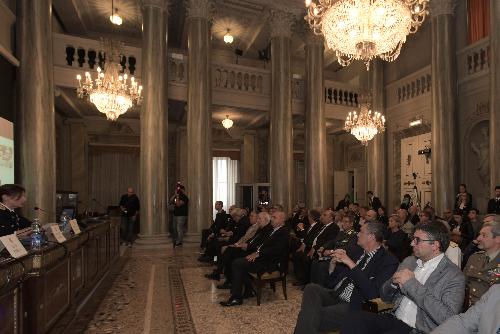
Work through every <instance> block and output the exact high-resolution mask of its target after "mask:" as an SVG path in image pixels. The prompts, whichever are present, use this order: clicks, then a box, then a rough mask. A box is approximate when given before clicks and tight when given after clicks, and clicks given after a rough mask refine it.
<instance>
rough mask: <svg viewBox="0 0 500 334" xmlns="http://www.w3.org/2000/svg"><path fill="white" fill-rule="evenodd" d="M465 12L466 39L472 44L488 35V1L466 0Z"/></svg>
mask: <svg viewBox="0 0 500 334" xmlns="http://www.w3.org/2000/svg"><path fill="white" fill-rule="evenodd" d="M494 1H498V0H494ZM467 10H468V13H467V19H468V20H467V21H468V23H469V27H468V28H469V29H468V36H467V37H468V42H469V44H472V43H474V42H477V41H479V40H480V39H483V38H485V37H488V36H489V35H490V0H467Z"/></svg>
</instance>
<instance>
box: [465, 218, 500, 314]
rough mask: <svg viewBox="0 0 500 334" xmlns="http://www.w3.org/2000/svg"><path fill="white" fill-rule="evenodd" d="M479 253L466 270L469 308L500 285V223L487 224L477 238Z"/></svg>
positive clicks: (469, 262)
mask: <svg viewBox="0 0 500 334" xmlns="http://www.w3.org/2000/svg"><path fill="white" fill-rule="evenodd" d="M477 241H478V247H479V249H480V251H479V252H477V253H474V254H473V255H472V256H471V257H470V258H469V260H468V261H467V264H466V265H465V268H464V274H465V279H466V286H467V289H468V297H469V300H468V306H470V305H472V304H474V303H476V302H477V301H478V300H479V298H481V296H482V295H483V294H484V293H485V292H486V291H487V290H488V289H489V288H490V286H492V285H494V284H498V283H500V221H493V222H487V223H485V224H484V225H483V228H482V229H481V231H480V232H479V236H478V237H477Z"/></svg>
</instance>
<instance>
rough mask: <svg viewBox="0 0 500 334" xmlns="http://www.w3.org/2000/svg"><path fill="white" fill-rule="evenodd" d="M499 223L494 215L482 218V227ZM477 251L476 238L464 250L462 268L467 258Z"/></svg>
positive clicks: (499, 218)
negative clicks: (495, 222)
mask: <svg viewBox="0 0 500 334" xmlns="http://www.w3.org/2000/svg"><path fill="white" fill-rule="evenodd" d="M495 220H496V221H499V220H500V216H499V215H496V214H487V215H486V216H484V217H483V225H484V224H486V223H493V222H494V221H495ZM477 251H479V248H478V241H477V238H476V239H474V240H472V242H471V243H470V244H469V245H468V246H467V247H466V248H465V250H464V254H463V257H462V267H465V265H466V264H467V261H468V260H469V257H470V256H471V255H472V254H474V253H475V252H477Z"/></svg>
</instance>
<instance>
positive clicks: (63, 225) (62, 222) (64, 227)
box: [59, 211, 70, 234]
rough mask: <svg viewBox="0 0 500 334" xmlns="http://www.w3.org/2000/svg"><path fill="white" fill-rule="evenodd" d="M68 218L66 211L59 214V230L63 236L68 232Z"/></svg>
mask: <svg viewBox="0 0 500 334" xmlns="http://www.w3.org/2000/svg"><path fill="white" fill-rule="evenodd" d="M69 227H70V226H69V217H68V214H67V213H66V211H63V212H62V213H61V217H60V218H59V229H60V230H61V232H62V233H63V234H67V233H68V232H69Z"/></svg>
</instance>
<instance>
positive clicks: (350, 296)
mask: <svg viewBox="0 0 500 334" xmlns="http://www.w3.org/2000/svg"><path fill="white" fill-rule="evenodd" d="M384 235H385V226H384V225H383V224H381V223H373V222H370V223H367V224H364V225H363V226H362V227H361V230H360V232H359V233H358V241H357V243H358V245H359V246H360V247H361V249H362V252H360V253H361V254H359V253H358V254H352V253H351V254H348V253H346V251H345V250H344V249H336V250H335V251H334V252H333V253H332V255H331V256H332V258H333V259H334V260H335V261H336V262H337V265H336V267H335V270H334V271H333V273H332V274H331V275H330V277H329V281H328V287H329V288H324V287H322V286H320V285H318V284H314V283H312V284H308V285H307V286H306V288H305V289H304V295H303V297H302V306H301V309H300V313H299V316H298V319H297V324H296V326H295V331H294V333H295V334H306V333H307V334H313V333H320V332H328V331H334V330H337V329H339V328H340V326H341V325H342V320H343V319H344V318H345V316H346V315H347V313H348V312H349V310H352V309H354V310H356V309H358V310H360V309H361V304H362V303H363V302H364V301H367V300H370V299H373V298H377V297H379V290H380V287H381V286H382V284H383V283H384V282H385V281H386V280H388V279H389V278H390V277H391V276H392V274H393V273H394V272H395V271H396V269H397V267H398V260H397V259H396V258H395V257H394V256H392V255H391V254H389V253H388V252H387V251H386V250H385V249H384V247H383V246H382V241H383V240H384Z"/></svg>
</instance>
